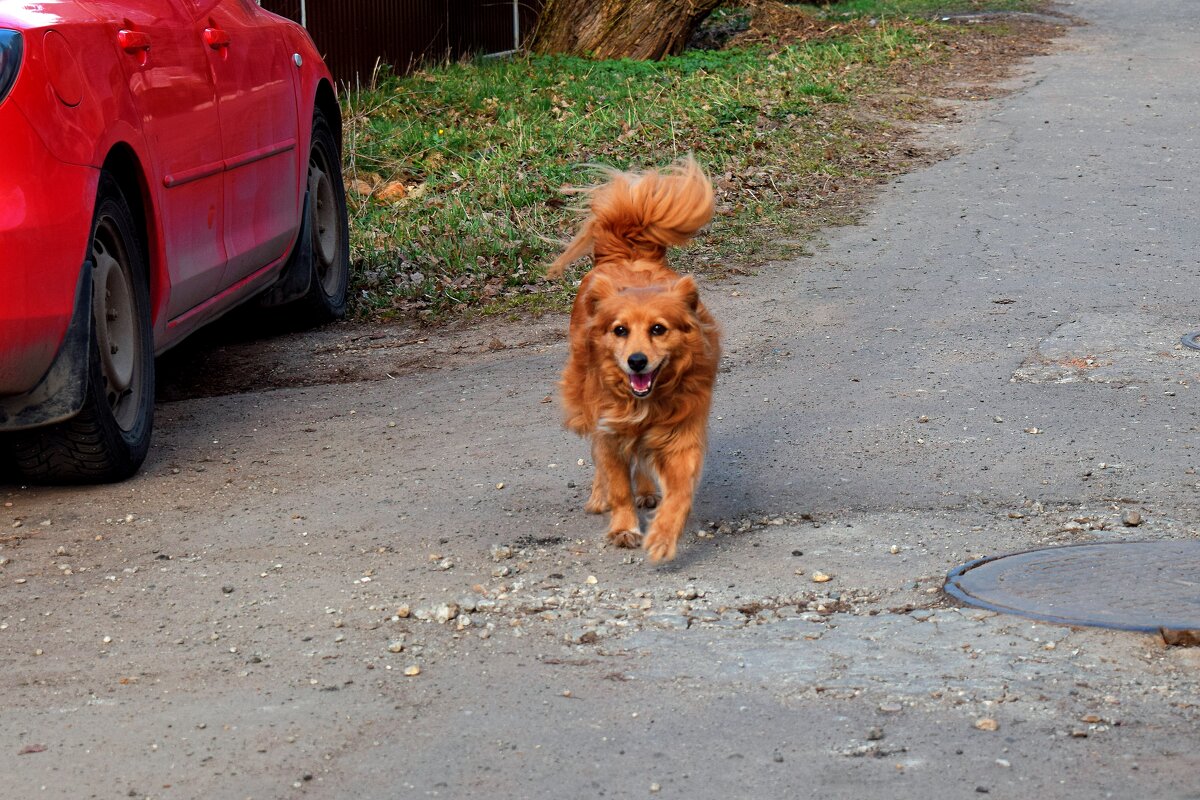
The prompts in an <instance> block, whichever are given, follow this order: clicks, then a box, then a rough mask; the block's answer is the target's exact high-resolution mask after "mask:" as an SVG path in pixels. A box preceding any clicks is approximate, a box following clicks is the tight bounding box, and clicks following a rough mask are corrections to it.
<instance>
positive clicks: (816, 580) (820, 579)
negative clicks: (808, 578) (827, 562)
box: [812, 572, 833, 583]
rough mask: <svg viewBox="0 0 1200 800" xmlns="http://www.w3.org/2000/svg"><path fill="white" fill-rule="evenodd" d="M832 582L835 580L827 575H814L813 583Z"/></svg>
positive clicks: (815, 573)
mask: <svg viewBox="0 0 1200 800" xmlns="http://www.w3.org/2000/svg"><path fill="white" fill-rule="evenodd" d="M831 580H833V578H832V577H830V576H829V575H826V574H825V573H824V572H814V573H813V574H812V582H813V583H828V582H829V581H831Z"/></svg>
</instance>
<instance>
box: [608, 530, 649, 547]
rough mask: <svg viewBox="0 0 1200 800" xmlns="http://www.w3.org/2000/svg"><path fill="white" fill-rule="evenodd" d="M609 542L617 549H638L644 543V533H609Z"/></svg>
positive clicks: (628, 531)
mask: <svg viewBox="0 0 1200 800" xmlns="http://www.w3.org/2000/svg"><path fill="white" fill-rule="evenodd" d="M608 541H609V542H611V543H612V544H613V546H615V547H628V548H631V549H632V548H636V547H638V546H640V545H641V543H642V532H641V531H639V530H637V529H634V530H624V531H609V532H608Z"/></svg>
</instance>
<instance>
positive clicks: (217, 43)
mask: <svg viewBox="0 0 1200 800" xmlns="http://www.w3.org/2000/svg"><path fill="white" fill-rule="evenodd" d="M204 43H205V44H206V45H208V46H209V47H211V48H212V49H213V50H220V49H221V48H223V47H229V34H228V33H226V32H225V31H223V30H221V29H220V28H205V29H204Z"/></svg>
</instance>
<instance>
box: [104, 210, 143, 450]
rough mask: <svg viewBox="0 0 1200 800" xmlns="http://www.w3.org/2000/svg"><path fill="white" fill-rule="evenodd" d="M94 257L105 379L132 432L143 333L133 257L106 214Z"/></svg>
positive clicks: (112, 406) (118, 414)
mask: <svg viewBox="0 0 1200 800" xmlns="http://www.w3.org/2000/svg"><path fill="white" fill-rule="evenodd" d="M92 260H93V263H94V264H95V268H94V269H95V271H94V273H93V279H94V280H93V285H94V288H93V290H92V315H93V317H94V319H95V320H96V349H97V352H98V353H99V355H100V379H101V380H102V381H103V382H104V396H105V398H106V399H107V400H108V407H109V410H110V411H111V412H112V416H113V419H114V420H116V423H117V425H118V426H119V427H120V428H121V430H123V431H129V430H132V428H133V426H134V425H135V424H136V423H137V420H138V402H139V399H140V397H141V388H142V370H141V367H140V364H139V354H140V353H141V350H142V341H141V339H142V334H141V330H140V328H139V326H138V324H137V307H136V305H135V304H134V293H133V276H132V275H131V274H130V270H129V256H128V253H127V252H126V251H125V247H124V244H123V242H122V239H121V236H120V233H119V231H118V230H117V228H116V227H115V225H114V223H113V221H112V220H111V219H108V218H105V219H102V220H101V221H100V223H99V224H98V225H97V226H96V235H95V237H94V238H93V239H92Z"/></svg>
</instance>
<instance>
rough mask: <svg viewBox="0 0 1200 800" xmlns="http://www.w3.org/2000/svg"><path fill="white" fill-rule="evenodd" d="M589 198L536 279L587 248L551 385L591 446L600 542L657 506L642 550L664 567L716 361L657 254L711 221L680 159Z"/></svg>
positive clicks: (715, 333) (635, 533) (690, 289)
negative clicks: (560, 363)
mask: <svg viewBox="0 0 1200 800" xmlns="http://www.w3.org/2000/svg"><path fill="white" fill-rule="evenodd" d="M589 199H590V202H589V210H590V214H589V215H588V217H587V218H586V219H585V220H584V222H583V224H582V225H581V227H580V230H579V233H578V234H577V235H576V236H575V238H574V240H573V241H572V242H571V243H570V245H568V247H567V249H566V251H565V252H564V253H563V254H562V255H561V256H559V258H558V259H557V260H556V261H555V262H554V264H553V265H551V267H550V269H549V270H548V271H547V274H548V275H550V276H551V277H557V276H559V275H561V274H562V271H563V269H564V267H565V266H566V265H567V264H569V263H570V262H572V261H574V260H575V259H577V258H579V257H580V256H582V255H585V254H586V253H587V252H588V251H591V253H592V255H593V258H594V261H595V264H594V267H593V268H592V270H591V271H590V272H589V273H588V274H587V275H585V276H584V278H583V280H582V282H581V283H580V286H579V293H578V295H577V296H576V298H575V304H574V307H573V308H572V311H571V326H570V355H569V356H568V358H567V364H566V367H565V368H564V369H563V375H562V380H561V381H560V383H559V388H560V389H561V392H562V402H563V407H564V410H565V412H566V426H567V428H569V429H570V430H573V431H575V432H576V433H578V434H580V435H581V436H589V437H591V440H592V456H593V460H594V461H595V464H596V475H595V479H594V481H593V484H592V494H591V497H590V498H589V499H588V501H587V504H586V505H585V508H586V510H588V511H590V512H592V513H597V514H599V513H602V512H604V511H611V512H612V518H611V521H610V524H609V529H608V538H609V541H611V542H612V543H614V544H615V545H617V546H619V547H637V546H638V545H639V544H642V533H641V529H640V527H639V523H638V516H637V510H636V509H637V507H646V508H653V507H654V506H656V505H657V506H658V510H657V512H656V513H655V515H654V521H653V523H652V524H651V526H650V532H649V533H648V534H647V535H646V537H645V543H644V546H645V548H646V552H647V554H648V555H649V556H650V559H651V560H652V561H666V560H670V559H672V558H674V557H675V550H676V546H677V543H678V540H679V535H680V533H681V532H682V531H683V526H684V524H685V523H686V522H687V517H688V514H689V513H690V512H691V508H692V495H693V493H694V491H695V488H696V485H697V483H699V481H700V472H701V468H702V467H703V465H704V450H705V446H706V442H707V424H708V409H709V405H710V402H711V399H712V389H713V383H714V382H715V380H716V374H717V362H718V360H719V358H720V341H719V335H720V334H719V330H718V328H717V324H716V321H715V320H714V319H713V317H712V315H711V314H710V313H709V312H708V309H706V308H705V307H704V304H703V303H701V302H700V297H699V293H698V292H697V289H696V282H695V281H694V280H693V279H692V278H691V277H690V276H680V275H679V274H678V273H676V272H675V271H674V270H672V269H671V268H670V267H669V266H667V263H666V252H667V247H669V246H671V245H678V244H683V243H684V242H686V241H688V240H689V239H691V238H692V236H694V235H695V233H696V232H697V231H698V230H699V229H700V228H701V227H703V226H704V225H705V224H707V223H708V221H709V220H710V219H711V218H712V214H713V192H712V186H711V184H710V183H709V181H708V178H707V177H706V176H705V174H704V172H703V171H702V170H701V169H700V167H699V165H698V164H696V162H695V161H694V160H693V159H691V158H688V159H685V160H683V161H680V162H679V163H677V164H675V165H674V166H673V167H671V168H670V169H669V170H667V171H665V172H657V171H649V172H645V173H641V174H633V173H624V172H611V173H609V180H608V181H607V182H606V183H605V184H603V185H601V186H599V187H597V188H595V189H593V190H591V192H590V198H589ZM654 478H657V479H658V484H659V486H661V488H662V500H661V503H660V502H659V497H658V494H657V487H656V486H655V483H654ZM635 483H636V493H635V491H634V490H635Z"/></svg>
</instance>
